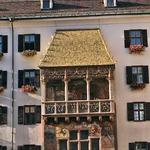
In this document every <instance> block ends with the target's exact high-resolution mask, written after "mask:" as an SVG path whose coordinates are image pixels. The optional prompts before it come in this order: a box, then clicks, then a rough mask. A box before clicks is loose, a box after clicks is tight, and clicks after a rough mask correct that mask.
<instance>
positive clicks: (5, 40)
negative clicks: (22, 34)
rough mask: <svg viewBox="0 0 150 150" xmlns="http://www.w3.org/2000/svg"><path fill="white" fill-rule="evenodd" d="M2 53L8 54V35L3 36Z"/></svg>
mask: <svg viewBox="0 0 150 150" xmlns="http://www.w3.org/2000/svg"><path fill="white" fill-rule="evenodd" d="M2 52H3V53H7V52H8V36H7V35H3V36H2Z"/></svg>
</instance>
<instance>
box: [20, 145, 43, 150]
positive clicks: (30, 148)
mask: <svg viewBox="0 0 150 150" xmlns="http://www.w3.org/2000/svg"><path fill="white" fill-rule="evenodd" d="M18 150H41V146H39V145H23V146H18Z"/></svg>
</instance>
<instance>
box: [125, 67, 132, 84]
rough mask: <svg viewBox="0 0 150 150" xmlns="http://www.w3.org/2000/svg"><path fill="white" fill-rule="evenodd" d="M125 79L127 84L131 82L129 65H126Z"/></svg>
mask: <svg viewBox="0 0 150 150" xmlns="http://www.w3.org/2000/svg"><path fill="white" fill-rule="evenodd" d="M126 80H127V84H131V83H132V67H131V66H127V67H126Z"/></svg>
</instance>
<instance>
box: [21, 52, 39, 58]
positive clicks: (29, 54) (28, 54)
mask: <svg viewBox="0 0 150 150" xmlns="http://www.w3.org/2000/svg"><path fill="white" fill-rule="evenodd" d="M36 53H37V51H36V50H24V51H23V52H22V55H24V56H29V57H30V56H34V55H36Z"/></svg>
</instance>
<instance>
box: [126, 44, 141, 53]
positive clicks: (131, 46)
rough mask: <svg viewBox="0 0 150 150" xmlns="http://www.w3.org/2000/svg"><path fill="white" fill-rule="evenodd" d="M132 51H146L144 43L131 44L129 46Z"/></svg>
mask: <svg viewBox="0 0 150 150" xmlns="http://www.w3.org/2000/svg"><path fill="white" fill-rule="evenodd" d="M129 50H130V53H140V52H142V51H144V46H143V45H130V47H129Z"/></svg>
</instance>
